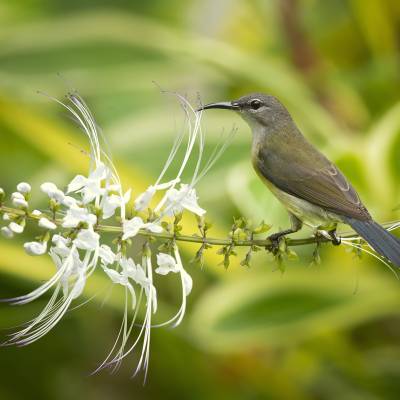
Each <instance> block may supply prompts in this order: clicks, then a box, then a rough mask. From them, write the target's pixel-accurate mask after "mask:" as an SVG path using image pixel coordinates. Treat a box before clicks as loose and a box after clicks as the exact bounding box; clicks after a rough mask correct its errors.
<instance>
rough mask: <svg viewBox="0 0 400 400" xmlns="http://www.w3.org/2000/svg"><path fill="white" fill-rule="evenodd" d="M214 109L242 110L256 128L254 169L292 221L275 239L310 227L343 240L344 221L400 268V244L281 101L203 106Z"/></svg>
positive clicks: (260, 98) (250, 98) (261, 98)
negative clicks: (337, 232) (341, 224)
mask: <svg viewBox="0 0 400 400" xmlns="http://www.w3.org/2000/svg"><path fill="white" fill-rule="evenodd" d="M211 108H224V109H231V110H235V111H237V112H238V113H239V114H240V116H241V117H242V118H243V119H244V120H245V121H246V122H247V123H248V124H249V125H250V127H251V129H252V134H253V143H252V163H253V166H254V169H255V170H256V172H257V174H258V175H259V176H260V178H261V179H262V180H263V182H264V183H265V184H266V185H267V187H268V188H269V189H270V190H271V191H272V193H273V194H274V195H275V196H276V197H277V198H278V199H279V200H280V201H281V202H282V203H283V205H284V206H285V207H286V208H287V210H288V211H289V214H290V215H291V217H292V229H287V230H285V231H282V232H278V233H276V234H274V235H273V237H272V238H273V239H278V238H279V237H280V236H283V235H286V234H288V233H292V232H295V231H297V230H299V229H300V228H301V226H302V223H304V224H306V225H309V226H311V227H313V228H315V229H319V230H328V231H329V232H330V235H331V236H332V239H333V240H334V241H335V242H338V241H337V239H336V236H335V230H336V225H337V223H338V222H344V223H347V224H349V225H351V226H352V227H353V229H355V230H356V231H357V232H358V234H359V235H360V236H362V237H363V238H364V239H365V240H366V241H367V242H368V243H370V245H371V246H372V247H373V248H374V249H375V250H376V251H377V252H378V253H380V254H381V255H383V256H384V257H386V258H387V259H389V260H390V261H391V262H393V263H394V264H395V265H397V266H399V265H400V240H399V239H398V238H396V237H394V236H393V235H391V234H390V233H389V232H387V231H386V230H384V229H383V228H382V227H380V226H379V225H378V224H377V223H376V222H374V221H373V220H372V218H371V215H370V214H369V212H368V210H367V209H366V207H365V206H364V205H363V203H362V202H361V200H360V197H359V196H358V194H357V192H356V191H355V189H354V188H353V187H352V185H351V184H350V183H349V182H348V181H347V179H346V178H345V176H344V175H343V174H342V172H341V171H340V170H339V169H338V168H337V167H336V166H335V165H334V164H333V163H332V162H331V161H329V160H328V159H327V158H326V157H325V156H324V155H323V154H322V153H321V152H320V151H318V150H317V149H316V148H315V147H314V146H313V145H312V144H311V143H310V142H309V141H308V140H307V139H306V138H305V137H304V136H303V135H302V133H301V132H300V130H299V129H298V128H297V126H296V124H295V123H294V121H293V119H292V117H291V116H290V114H289V112H288V111H287V109H286V108H285V107H284V106H283V105H282V104H281V103H280V101H279V100H278V99H276V98H275V97H274V96H270V95H265V94H262V93H254V94H250V95H247V96H244V97H241V98H240V99H238V100H236V101H232V102H222V103H211V104H208V105H206V106H204V107H202V109H211Z"/></svg>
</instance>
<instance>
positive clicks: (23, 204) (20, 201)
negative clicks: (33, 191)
mask: <svg viewBox="0 0 400 400" xmlns="http://www.w3.org/2000/svg"><path fill="white" fill-rule="evenodd" d="M12 203H13V206H14V207H17V208H19V207H21V208H28V205H29V204H28V202H27V201H26V200H24V199H18V198H14V199H12Z"/></svg>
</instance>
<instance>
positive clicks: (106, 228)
mask: <svg viewBox="0 0 400 400" xmlns="http://www.w3.org/2000/svg"><path fill="white" fill-rule="evenodd" d="M0 213H7V214H10V215H13V216H26V217H27V218H29V219H33V220H39V219H40V218H41V217H40V216H36V215H32V214H31V213H30V212H26V211H24V210H21V209H17V208H10V207H6V206H2V205H0ZM42 215H43V216H46V214H45V213H43V214H42ZM396 222H398V221H395V222H388V223H385V224H383V226H384V227H390V226H392V225H393V224H394V223H396ZM54 223H55V224H56V225H58V226H61V224H62V221H61V220H60V219H55V220H54ZM96 230H97V231H99V232H109V233H122V227H120V226H113V225H98V226H97V227H96ZM138 235H139V236H144V237H154V238H157V239H165V240H171V239H174V240H176V241H178V242H189V243H199V244H205V243H206V244H209V245H214V246H226V245H230V244H232V239H220V238H212V237H206V238H204V237H201V236H190V235H177V234H174V233H168V232H163V233H153V232H149V231H146V230H144V229H141V230H140V231H139V233H138ZM354 235H356V234H355V233H354V232H351V231H348V232H343V233H339V234H338V236H339V237H341V238H351V237H354ZM317 242H319V243H321V242H330V240H329V239H327V238H325V237H318V238H317V237H315V236H310V237H308V238H303V239H290V238H287V245H288V246H304V245H308V244H314V243H317ZM270 245H271V241H270V240H269V239H268V238H267V239H251V240H250V239H249V240H236V239H235V247H237V246H239V247H250V246H259V247H267V246H270Z"/></svg>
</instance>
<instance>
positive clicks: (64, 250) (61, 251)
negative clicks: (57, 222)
mask: <svg viewBox="0 0 400 400" xmlns="http://www.w3.org/2000/svg"><path fill="white" fill-rule="evenodd" d="M51 241H52V243H53V244H54V245H55V246H53V247H52V251H53V252H54V253H55V254H57V255H58V256H60V257H67V256H68V255H69V253H70V251H71V249H70V248H69V246H70V244H71V239H69V238H65V237H63V236H61V235H53V238H52V240H51Z"/></svg>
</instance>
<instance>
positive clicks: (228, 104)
mask: <svg viewBox="0 0 400 400" xmlns="http://www.w3.org/2000/svg"><path fill="white" fill-rule="evenodd" d="M211 108H221V109H224V110H239V104H238V103H236V102H234V101H221V102H219V103H210V104H206V105H205V106H203V107H200V108H198V109H197V110H196V111H202V110H209V109H211Z"/></svg>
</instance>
